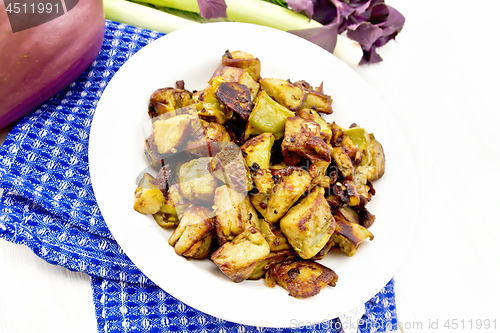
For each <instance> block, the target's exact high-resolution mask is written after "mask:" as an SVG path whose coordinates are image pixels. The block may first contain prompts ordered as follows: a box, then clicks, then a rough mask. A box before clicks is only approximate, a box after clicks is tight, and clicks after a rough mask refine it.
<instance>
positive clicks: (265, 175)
mask: <svg viewBox="0 0 500 333" xmlns="http://www.w3.org/2000/svg"><path fill="white" fill-rule="evenodd" d="M250 175H251V177H252V180H253V184H254V185H255V188H256V189H257V190H258V191H259V193H264V194H267V193H269V191H270V190H271V189H272V188H273V186H274V179H273V174H272V173H271V170H269V169H257V170H253V171H250Z"/></svg>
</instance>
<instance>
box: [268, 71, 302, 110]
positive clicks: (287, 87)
mask: <svg viewBox="0 0 500 333" xmlns="http://www.w3.org/2000/svg"><path fill="white" fill-rule="evenodd" d="M259 83H260V87H261V89H262V90H263V91H265V92H266V93H267V94H268V95H269V96H270V97H271V98H272V99H274V100H275V101H276V102H278V103H280V104H281V105H283V106H284V107H286V108H287V109H289V110H292V111H294V110H297V109H298V108H299V107H300V106H301V105H302V103H303V102H304V100H305V98H306V93H305V92H304V91H303V90H302V89H300V88H298V87H296V86H294V85H293V84H292V83H291V82H290V81H285V80H282V79H275V78H265V79H260V81H259Z"/></svg>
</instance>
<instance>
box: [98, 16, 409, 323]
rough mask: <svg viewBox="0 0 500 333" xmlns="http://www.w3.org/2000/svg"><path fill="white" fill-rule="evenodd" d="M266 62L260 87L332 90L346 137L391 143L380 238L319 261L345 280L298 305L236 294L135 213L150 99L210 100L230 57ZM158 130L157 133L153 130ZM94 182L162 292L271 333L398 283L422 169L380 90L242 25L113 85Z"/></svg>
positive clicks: (223, 26) (187, 42)
mask: <svg viewBox="0 0 500 333" xmlns="http://www.w3.org/2000/svg"><path fill="white" fill-rule="evenodd" d="M227 49H229V50H243V51H246V52H250V53H252V54H253V55H254V56H256V57H258V58H259V59H260V60H261V63H262V76H263V77H275V78H282V79H291V80H292V82H294V81H296V80H301V79H303V80H306V81H308V82H309V83H310V84H311V85H313V86H318V85H319V84H320V83H321V82H324V89H325V92H326V93H327V94H330V95H331V96H332V98H333V108H334V113H333V115H331V116H329V117H327V120H329V121H333V120H335V121H336V122H337V124H339V125H340V126H344V127H348V126H349V125H350V124H351V123H353V122H356V123H357V124H359V125H360V126H363V127H365V128H366V129H367V130H369V131H370V132H373V133H375V136H376V138H377V139H378V140H379V141H380V142H381V143H382V144H383V146H384V148H385V152H386V157H387V164H386V174H385V176H384V177H383V178H381V179H380V180H377V181H376V182H375V189H376V191H377V194H376V195H375V197H374V198H373V200H372V202H370V203H369V204H368V209H369V210H370V211H371V212H372V213H374V214H375V215H376V217H377V219H376V222H375V224H374V225H373V226H372V227H371V228H370V230H371V231H372V232H373V233H374V235H375V239H374V240H373V241H372V242H365V243H363V244H362V245H361V246H360V248H359V250H358V252H357V253H356V255H355V256H354V257H352V258H350V257H347V256H345V255H342V254H340V253H330V254H329V255H328V257H327V258H325V259H324V260H322V261H321V263H322V264H325V265H327V266H329V267H330V268H332V269H333V270H335V271H336V272H337V274H338V275H339V281H338V283H337V286H336V287H335V288H331V287H326V288H325V289H323V290H322V291H321V293H320V294H319V295H317V296H314V297H312V298H309V299H305V300H301V299H295V298H293V297H290V296H288V295H287V292H286V291H285V290H284V289H282V288H281V287H279V286H277V287H275V288H274V289H271V288H268V287H266V286H265V285H264V281H263V280H259V281H244V282H242V283H233V282H232V281H230V280H229V279H228V278H226V277H225V276H224V275H223V274H222V273H221V272H220V271H219V270H218V268H217V267H216V266H215V265H213V263H211V262H210V261H209V260H203V261H197V260H191V261H187V260H186V259H184V258H182V257H179V256H177V255H176V254H175V252H174V250H173V248H172V247H171V246H170V245H168V243H167V240H168V237H169V235H170V232H169V231H166V230H163V229H162V228H160V227H159V226H158V225H157V224H156V223H155V222H154V220H153V218H152V217H151V216H144V215H141V214H139V213H137V212H135V211H134V209H133V208H132V206H133V200H134V191H135V189H136V184H137V183H136V178H137V176H138V175H139V174H141V173H142V172H143V171H144V169H145V168H147V166H148V164H147V161H146V159H145V157H144V154H143V142H144V141H143V140H144V133H143V129H142V127H143V125H144V124H147V123H148V122H149V118H148V114H147V106H148V101H149V96H150V95H151V93H152V92H153V91H155V90H156V89H158V88H161V87H167V86H173V85H174V84H175V82H176V81H177V80H184V81H185V83H186V88H187V89H189V90H200V89H203V88H204V87H205V86H206V84H207V81H208V80H209V78H210V77H211V75H212V73H213V71H214V70H215V69H216V68H217V67H218V65H219V64H220V60H221V57H222V55H223V54H224V52H225V51H226V50H227ZM149 123H150V122H149ZM89 161H90V174H91V178H92V184H93V188H94V192H95V195H96V198H97V202H98V204H99V208H100V210H101V212H102V215H103V217H104V219H105V221H106V223H107V225H108V227H109V229H110V230H111V232H112V234H113V236H114V237H115V238H116V240H117V242H118V243H119V244H120V246H121V247H122V248H123V250H124V251H125V253H126V254H127V255H128V256H129V257H130V259H131V260H132V261H133V262H134V263H135V264H136V265H137V267H139V268H140V269H141V270H142V271H143V272H144V273H145V274H146V275H147V276H148V277H149V278H150V279H151V280H152V281H154V282H155V283H156V284H157V285H158V286H160V287H161V288H162V289H164V290H165V291H167V292H168V293H170V294H171V295H172V296H174V297H176V298H178V299H179V300H181V301H183V302H184V303H186V304H188V305H190V306H192V307H194V308H196V309H198V310H200V311H203V312H205V313H208V314H210V315H213V316H216V317H219V318H222V319H226V320H229V321H233V322H237V323H242V324H249V325H254V326H265V327H295V326H297V325H299V324H306V323H319V322H323V321H325V320H329V319H333V318H336V317H338V316H340V315H342V314H344V313H346V312H348V311H350V310H351V309H353V308H355V307H357V306H358V305H360V304H363V303H364V302H366V301H368V300H369V299H370V298H371V297H373V296H374V295H375V294H377V293H378V292H379V291H380V290H381V289H382V288H383V287H384V286H385V284H386V283H387V282H389V280H390V279H391V278H392V277H393V276H394V274H395V273H396V270H397V268H398V267H399V265H400V263H401V262H402V260H403V258H404V256H405V253H406V252H407V249H408V247H409V244H410V242H411V238H412V235H413V230H414V227H415V224H416V220H415V217H414V216H415V211H416V207H417V206H416V205H417V198H418V196H417V184H416V177H415V170H414V166H413V162H412V158H411V156H410V155H409V153H408V149H407V147H406V144H405V140H404V137H403V135H402V134H401V132H400V131H399V129H398V127H397V126H396V125H395V122H394V119H393V117H392V116H391V114H390V112H389V111H388V110H387V109H386V108H385V107H384V105H383V104H382V102H381V100H380V99H379V98H378V97H377V96H376V95H375V94H374V92H373V91H372V90H371V88H370V87H369V86H368V85H367V84H366V83H365V82H364V81H363V80H362V79H361V78H360V77H359V76H358V75H357V74H356V73H355V72H354V71H353V70H352V69H351V68H349V67H348V66H347V65H345V64H344V63H342V62H341V61H340V60H338V59H337V58H336V57H334V56H333V55H332V54H330V53H328V52H327V51H325V50H323V49H321V48H319V47H317V46H316V45H313V44H312V43H309V42H307V41H305V40H303V39H301V38H299V37H296V36H294V35H291V34H288V33H285V32H281V31H278V30H274V29H270V28H266V27H262V26H255V25H249V24H240V23H214V24H206V25H203V26H200V27H194V28H186V29H183V30H179V31H176V32H174V33H170V34H168V35H166V36H165V37H162V38H160V39H158V40H156V41H155V42H153V43H151V44H149V45H148V46H146V47H144V48H143V49H142V50H140V51H139V52H137V53H136V54H135V55H134V56H133V57H132V58H131V59H130V60H128V61H127V62H126V63H125V64H124V65H123V66H122V68H121V69H120V70H119V71H118V72H117V73H116V74H115V76H114V77H113V79H112V80H111V82H110V83H109V85H108V87H107V88H106V90H105V92H104V94H103V95H102V98H101V100H100V101H99V105H98V107H97V109H96V113H95V116H94V120H93V123H92V130H91V135H90V147H89Z"/></svg>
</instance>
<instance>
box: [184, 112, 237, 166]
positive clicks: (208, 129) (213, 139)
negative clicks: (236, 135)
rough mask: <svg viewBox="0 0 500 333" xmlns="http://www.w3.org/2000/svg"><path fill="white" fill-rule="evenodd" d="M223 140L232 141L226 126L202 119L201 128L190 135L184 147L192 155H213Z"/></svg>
mask: <svg viewBox="0 0 500 333" xmlns="http://www.w3.org/2000/svg"><path fill="white" fill-rule="evenodd" d="M222 142H231V137H230V135H229V133H228V132H227V130H226V128H225V127H224V126H223V125H221V124H219V123H217V122H207V121H204V120H201V126H200V128H199V129H198V130H197V131H196V132H194V133H193V134H192V135H191V136H190V139H189V140H188V142H187V143H186V146H185V148H184V149H185V151H186V153H187V154H189V155H191V156H198V157H213V156H215V154H217V153H218V152H219V151H220V149H219V148H220V145H219V143H222Z"/></svg>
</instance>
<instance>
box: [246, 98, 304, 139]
mask: <svg viewBox="0 0 500 333" xmlns="http://www.w3.org/2000/svg"><path fill="white" fill-rule="evenodd" d="M293 116H295V113H293V112H292V111H290V110H288V109H287V108H286V107H284V106H283V105H281V104H279V103H277V102H275V101H274V100H273V99H272V98H271V97H269V95H268V94H267V93H266V92H265V91H261V92H260V93H259V95H258V96H257V99H256V100H255V105H254V107H253V110H252V113H250V116H249V117H248V123H247V127H246V130H245V135H244V140H248V138H250V136H252V135H258V134H262V133H272V134H274V137H275V138H276V139H280V138H282V137H283V133H284V131H285V121H286V119H287V118H289V117H293Z"/></svg>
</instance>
